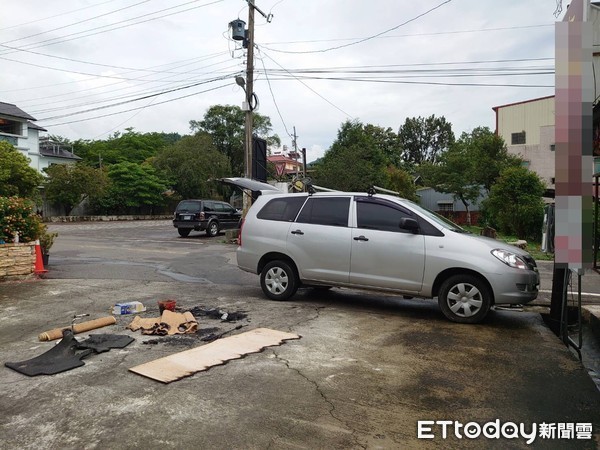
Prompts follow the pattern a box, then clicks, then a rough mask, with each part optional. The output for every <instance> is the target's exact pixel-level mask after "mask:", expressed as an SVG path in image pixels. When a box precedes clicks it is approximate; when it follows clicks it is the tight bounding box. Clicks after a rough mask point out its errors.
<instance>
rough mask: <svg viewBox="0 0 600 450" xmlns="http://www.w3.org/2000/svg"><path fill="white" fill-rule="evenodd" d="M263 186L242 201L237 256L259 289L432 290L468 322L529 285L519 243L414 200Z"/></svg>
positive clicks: (456, 317)
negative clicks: (248, 201) (247, 204)
mask: <svg viewBox="0 0 600 450" xmlns="http://www.w3.org/2000/svg"><path fill="white" fill-rule="evenodd" d="M276 192H277V191H272V190H271V191H268V192H264V193H265V194H270V195H261V196H259V197H258V198H257V200H256V201H255V203H254V204H253V205H252V207H251V208H250V209H249V211H248V213H247V215H246V218H245V220H244V222H243V225H242V229H241V233H240V243H239V247H238V249H237V263H238V266H239V267H240V268H241V269H243V270H245V271H248V272H252V273H255V274H259V275H260V284H261V287H262V290H263V292H264V293H265V295H266V296H267V297H268V298H270V299H273V300H286V299H288V298H290V297H291V296H293V295H294V293H295V292H296V290H297V289H298V287H299V286H301V285H304V286H322V287H331V286H336V287H349V288H360V289H369V290H383V291H389V292H396V293H399V294H402V295H405V296H411V297H423V298H434V297H437V298H438V303H439V306H440V308H441V310H442V312H443V313H444V315H445V316H446V317H447V318H448V319H450V320H452V321H455V322H461V323H477V322H480V321H481V320H483V318H484V317H485V316H486V315H487V313H488V311H489V309H490V307H491V306H492V305H501V304H523V303H527V302H530V301H532V300H534V299H535V298H536V297H537V295H538V286H539V273H538V270H537V266H536V264H535V261H534V259H533V258H532V257H531V256H530V255H529V254H528V253H527V252H525V251H523V250H521V249H519V248H517V247H514V246H511V245H509V244H506V243H504V242H501V241H498V240H495V239H490V238H485V237H480V236H476V235H473V234H469V233H468V232H466V231H465V230H463V229H462V228H460V227H459V226H457V225H455V224H454V223H452V222H450V221H448V220H446V219H444V218H442V217H441V216H438V215H436V214H434V213H432V212H431V211H428V210H426V209H424V208H422V207H420V206H419V205H417V204H415V203H413V202H411V201H408V200H405V199H401V198H399V197H395V196H391V195H380V194H374V193H373V192H371V193H357V192H324V193H323V192H320V193H314V194H312V195H310V194H307V193H298V194H285V193H280V194H278V193H276Z"/></svg>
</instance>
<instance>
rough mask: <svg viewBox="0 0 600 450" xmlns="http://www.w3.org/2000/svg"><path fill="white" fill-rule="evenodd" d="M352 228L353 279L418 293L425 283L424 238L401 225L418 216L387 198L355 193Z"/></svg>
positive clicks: (351, 268)
mask: <svg viewBox="0 0 600 450" xmlns="http://www.w3.org/2000/svg"><path fill="white" fill-rule="evenodd" d="M355 206H356V208H355V210H356V228H352V237H351V246H352V249H351V259H350V283H353V284H359V285H363V286H373V287H377V288H385V289H398V290H401V291H404V292H414V293H418V292H419V291H420V290H421V287H422V285H423V273H424V269H425V238H424V236H423V235H422V234H413V233H412V232H411V231H409V230H403V229H401V228H400V219H401V218H415V217H414V216H413V215H412V213H411V212H410V211H408V210H406V209H405V208H403V207H402V206H400V205H397V204H395V203H393V202H391V201H389V200H386V199H378V198H373V197H356V199H355Z"/></svg>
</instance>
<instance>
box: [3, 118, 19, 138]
mask: <svg viewBox="0 0 600 450" xmlns="http://www.w3.org/2000/svg"><path fill="white" fill-rule="evenodd" d="M0 133H6V134H15V135H17V136H22V135H23V124H22V123H21V122H17V121H16V120H10V119H3V118H2V117H0Z"/></svg>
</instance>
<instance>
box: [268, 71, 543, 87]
mask: <svg viewBox="0 0 600 450" xmlns="http://www.w3.org/2000/svg"><path fill="white" fill-rule="evenodd" d="M290 75H291V76H292V77H293V78H294V79H296V80H300V79H305V80H332V81H353V82H366V83H388V84H418V85H437V86H481V87H524V88H532V87H535V88H553V87H554V85H553V84H552V85H548V84H506V83H451V82H437V81H406V80H381V79H364V78H343V77H317V76H306V75H303V76H296V75H293V74H290ZM286 79H287V78H285V77H284V78H272V80H276V81H281V80H286Z"/></svg>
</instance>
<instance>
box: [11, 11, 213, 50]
mask: <svg viewBox="0 0 600 450" xmlns="http://www.w3.org/2000/svg"><path fill="white" fill-rule="evenodd" d="M197 1H199V0H193V1H192V2H189V3H195V2H197ZM223 1H225V0H214V1H212V2H209V3H205V4H203V5H199V6H194V7H192V8H188V9H184V10H181V11H175V12H173V13H169V14H163V15H162V16H157V17H151V18H149V19H146V20H141V21H139V22H135V23H130V24H126V25H122V26H119V27H114V28H111V29H109V30H103V31H97V32H95V33H90V34H86V35H84V36H77V37H73V38H70V39H64V38H68V37H70V36H76V35H79V34H83V33H87V32H88V31H93V30H98V29H101V28H107V27H110V26H113V25H116V24H119V23H124V22H129V21H131V20H135V19H138V18H141V17H146V16H149V15H152V14H157V13H159V12H163V11H167V10H170V9H174V8H178V7H180V6H183V5H186V4H187V3H184V4H182V5H178V6H173V7H170V8H165V9H162V10H159V11H155V12H152V13H148V14H143V15H141V16H137V17H133V18H131V19H126V20H122V21H120V22H115V23H113V24H109V25H103V26H100V27H96V28H91V29H89V30H84V31H79V32H77V33H71V34H67V35H65V36H59V37H57V38H52V39H46V40H45V41H39V42H34V43H31V44H26V45H24V46H23V47H18V48H19V50H21V49H23V48H27V49H32V48H39V47H46V46H48V45H55V44H62V43H63V42H69V41H73V40H75V39H81V38H84V37H89V36H95V35H97V34H102V33H107V32H109V31H114V30H119V29H121V28H127V27H130V26H134V25H139V24H141V23H146V22H150V21H153V20H157V19H162V18H163V17H169V16H173V15H176V14H181V13H183V12H188V11H191V10H193V9H198V8H204V7H205V6H210V5H213V4H215V3H221V2H223ZM61 39H62V40H61ZM51 41H56V42H51ZM16 51H17V50H11V51H7V52H4V53H1V54H2V55H4V54H9V53H15V52H16Z"/></svg>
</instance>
